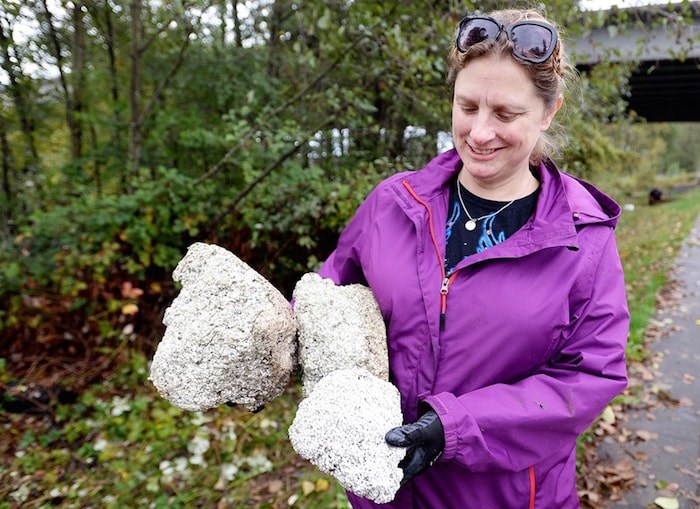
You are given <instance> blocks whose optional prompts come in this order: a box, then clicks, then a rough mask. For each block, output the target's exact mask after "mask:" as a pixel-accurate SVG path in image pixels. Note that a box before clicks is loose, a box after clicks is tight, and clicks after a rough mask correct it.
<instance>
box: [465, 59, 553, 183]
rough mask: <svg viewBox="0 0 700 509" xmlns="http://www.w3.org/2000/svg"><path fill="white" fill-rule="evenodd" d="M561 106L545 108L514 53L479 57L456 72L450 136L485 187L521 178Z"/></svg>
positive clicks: (472, 175)
mask: <svg viewBox="0 0 700 509" xmlns="http://www.w3.org/2000/svg"><path fill="white" fill-rule="evenodd" d="M560 106H561V98H560V99H559V100H558V101H557V103H556V104H555V105H554V106H553V107H551V108H546V107H545V104H544V101H543V100H542V99H541V98H540V97H539V96H538V95H537V93H536V89H535V86H534V85H533V83H532V81H531V80H530V78H529V76H528V75H527V73H526V72H525V70H524V69H523V68H522V67H521V66H520V65H518V64H517V63H516V62H515V61H513V59H512V58H510V57H505V58H499V57H480V58H477V59H475V60H473V61H471V62H469V63H468V64H467V65H466V67H464V69H462V70H461V71H460V72H459V74H458V75H457V80H456V81H455V89H454V98H453V102H452V138H453V141H454V145H455V148H456V149H457V152H458V153H459V156H460V158H461V159H462V163H463V164H464V169H465V170H466V172H467V175H465V176H464V177H465V178H466V179H467V180H470V179H473V181H475V183H477V184H478V185H481V186H484V187H491V188H493V187H497V186H499V185H501V184H504V185H505V184H507V183H509V182H510V183H515V182H520V181H521V179H520V178H519V177H522V173H521V172H526V171H529V159H530V153H531V152H532V150H533V149H534V147H535V145H536V143H537V140H538V139H539V136H540V133H541V132H542V131H546V130H547V129H548V128H549V126H550V124H551V122H552V118H554V114H555V113H556V112H557V110H558V109H559V107H560Z"/></svg>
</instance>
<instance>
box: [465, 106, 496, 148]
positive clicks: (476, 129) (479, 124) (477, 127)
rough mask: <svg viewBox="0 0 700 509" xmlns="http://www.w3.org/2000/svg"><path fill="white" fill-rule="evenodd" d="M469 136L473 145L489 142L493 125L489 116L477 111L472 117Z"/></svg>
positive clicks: (492, 135)
mask: <svg viewBox="0 0 700 509" xmlns="http://www.w3.org/2000/svg"><path fill="white" fill-rule="evenodd" d="M470 136H471V138H472V140H474V142H475V143H478V144H482V143H486V142H488V141H491V139H493V137H494V129H493V123H492V122H491V116H490V115H489V114H488V113H487V112H484V111H479V113H478V114H477V115H475V117H474V123H473V124H472V128H471V132H470Z"/></svg>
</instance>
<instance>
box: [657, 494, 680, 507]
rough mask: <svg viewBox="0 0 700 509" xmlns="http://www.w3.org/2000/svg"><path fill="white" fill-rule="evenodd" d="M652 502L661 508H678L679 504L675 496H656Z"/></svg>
mask: <svg viewBox="0 0 700 509" xmlns="http://www.w3.org/2000/svg"><path fill="white" fill-rule="evenodd" d="M654 503H655V504H656V505H658V506H659V507H660V508H661V509H679V508H680V506H681V505H680V504H679V503H678V499H677V498H671V497H657V498H656V499H654Z"/></svg>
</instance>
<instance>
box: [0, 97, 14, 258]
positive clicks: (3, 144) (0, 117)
mask: <svg viewBox="0 0 700 509" xmlns="http://www.w3.org/2000/svg"><path fill="white" fill-rule="evenodd" d="M0 148H2V194H3V195H4V196H5V199H4V200H3V201H4V205H3V207H2V208H0V214H2V231H0V246H4V245H5V243H6V242H8V241H9V239H10V238H11V237H12V236H13V233H14V221H13V220H14V210H13V209H14V195H13V193H12V180H11V179H12V177H11V175H12V173H13V164H12V153H11V152H10V144H9V143H8V141H7V125H6V123H5V115H4V114H3V112H1V111H0Z"/></svg>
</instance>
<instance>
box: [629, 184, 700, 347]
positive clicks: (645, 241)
mask: <svg viewBox="0 0 700 509" xmlns="http://www.w3.org/2000/svg"><path fill="white" fill-rule="evenodd" d="M698 214H700V189H694V190H691V191H688V192H686V193H684V194H681V195H676V196H674V197H673V198H672V199H671V200H670V201H667V202H665V203H662V204H660V205H655V206H652V207H650V206H646V205H645V206H637V207H636V208H635V210H634V211H633V212H625V213H623V215H622V218H621V219H620V223H619V225H618V229H617V239H618V248H619V250H620V257H621V259H622V265H623V268H624V271H625V283H626V286H627V299H628V303H629V307H630V313H631V324H630V337H629V344H628V349H627V350H628V355H629V356H630V358H631V359H633V360H641V358H642V357H643V356H644V351H643V346H644V345H643V339H644V330H645V328H646V325H647V323H648V321H649V319H650V318H651V317H652V315H653V314H654V311H655V309H656V295H657V293H658V291H659V290H660V289H661V288H662V287H663V286H664V285H665V284H666V283H667V281H668V272H669V269H670V268H671V267H672V266H673V263H674V261H675V259H676V256H677V255H678V250H679V248H680V245H681V243H682V241H683V240H684V239H685V238H686V237H687V236H688V234H689V233H690V230H691V229H692V227H693V223H694V220H695V218H696V217H697V216H698Z"/></svg>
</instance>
